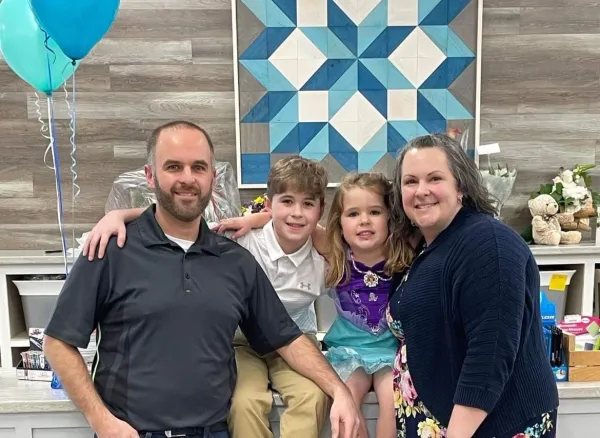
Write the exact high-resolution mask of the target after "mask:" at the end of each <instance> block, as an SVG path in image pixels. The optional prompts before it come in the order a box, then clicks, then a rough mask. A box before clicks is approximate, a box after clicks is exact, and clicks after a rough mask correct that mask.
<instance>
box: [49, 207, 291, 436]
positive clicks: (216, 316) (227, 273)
mask: <svg viewBox="0 0 600 438" xmlns="http://www.w3.org/2000/svg"><path fill="white" fill-rule="evenodd" d="M154 213H155V207H154V206H152V207H150V208H148V209H147V210H146V211H145V212H144V213H143V214H142V215H141V216H140V217H139V218H138V219H137V220H135V221H133V222H131V223H129V224H128V225H127V242H126V244H125V247H124V248H122V249H121V248H118V247H117V245H116V239H115V238H113V239H111V241H110V242H109V245H108V247H107V251H106V255H105V257H104V258H102V259H97V258H96V259H94V260H93V261H91V262H90V261H88V260H87V259H86V258H85V257H79V259H78V260H77V261H76V262H75V264H74V266H73V268H72V270H71V272H70V274H69V276H68V278H67V280H66V282H65V285H64V288H63V290H62V292H61V294H60V296H59V298H58V302H57V305H56V308H55V310H54V314H53V316H52V317H51V320H50V322H49V323H48V326H47V327H46V331H45V333H46V334H47V335H48V336H51V337H53V338H56V339H59V340H61V341H64V342H66V343H68V344H71V345H73V346H76V347H82V348H85V347H86V346H87V344H88V342H89V338H90V335H91V333H92V331H93V330H94V329H96V328H97V330H98V334H97V337H98V355H97V357H96V360H95V363H94V370H93V378H94V384H95V387H96V390H97V391H98V393H99V394H100V396H101V397H102V399H103V400H104V402H105V404H106V405H107V407H108V408H109V409H110V410H111V412H112V413H113V414H114V415H115V416H116V417H118V418H120V419H122V420H124V421H126V422H128V423H129V424H130V425H131V426H132V427H133V428H135V429H137V430H138V431H163V430H170V429H176V428H188V427H201V426H209V425H212V424H215V423H218V422H221V421H226V420H227V415H228V413H229V406H230V399H231V395H232V393H233V389H234V387H235V380H236V366H235V353H234V349H233V345H232V341H233V337H234V334H235V331H236V328H237V327H238V325H239V326H240V327H241V329H242V331H243V332H244V334H245V336H246V337H247V339H248V340H249V341H250V343H251V345H252V347H253V348H254V349H255V350H256V351H257V352H259V353H261V354H265V353H269V352H272V351H274V350H276V349H277V348H279V347H282V346H284V345H286V344H288V343H290V342H291V341H293V340H294V339H296V338H297V337H299V336H300V335H301V331H300V330H299V329H298V327H297V325H296V324H295V323H294V322H293V321H292V320H291V319H290V317H289V316H288V313H287V312H286V310H285V308H284V306H283V305H282V303H281V301H280V300H279V298H278V297H277V294H276V293H275V290H274V289H273V287H272V286H271V283H270V282H269V280H268V278H267V277H266V275H265V273H264V271H263V270H262V269H261V268H260V266H259V265H258V263H257V262H256V260H255V259H254V257H253V256H252V255H251V254H250V253H249V252H248V251H247V250H245V249H244V248H242V247H241V246H240V245H238V244H237V243H235V242H233V241H231V240H230V239H227V238H226V237H223V236H219V235H216V234H215V233H213V232H212V231H210V229H209V228H208V226H207V225H206V223H205V222H204V221H202V224H201V230H200V236H199V238H198V240H197V241H196V242H195V243H194V244H193V245H192V246H191V247H190V249H189V250H188V251H187V253H186V252H184V251H183V249H182V248H181V247H180V246H178V245H177V244H175V243H173V242H172V241H170V240H169V239H168V238H167V237H166V236H165V235H164V233H163V231H162V229H161V228H160V226H159V225H158V223H157V222H156V219H155V217H154Z"/></svg>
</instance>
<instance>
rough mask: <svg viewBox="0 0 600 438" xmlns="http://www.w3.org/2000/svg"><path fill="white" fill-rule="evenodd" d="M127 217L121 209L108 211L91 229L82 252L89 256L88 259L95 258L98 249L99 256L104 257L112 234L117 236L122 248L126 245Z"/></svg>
mask: <svg viewBox="0 0 600 438" xmlns="http://www.w3.org/2000/svg"><path fill="white" fill-rule="evenodd" d="M125 234H126V232H125V219H124V218H123V216H122V213H121V212H120V211H119V210H114V211H110V212H108V213H107V214H106V215H105V216H104V217H103V218H102V219H100V221H99V222H98V223H97V224H96V226H95V227H94V228H92V231H90V233H89V235H88V238H87V240H86V241H85V244H84V245H83V250H82V254H83V255H84V256H86V255H87V256H88V260H89V261H92V260H94V254H95V253H96V249H97V250H98V258H99V259H101V258H102V257H104V252H105V251H106V246H107V245H108V241H109V240H110V238H111V236H113V235H116V236H117V245H118V246H119V248H122V247H123V245H125Z"/></svg>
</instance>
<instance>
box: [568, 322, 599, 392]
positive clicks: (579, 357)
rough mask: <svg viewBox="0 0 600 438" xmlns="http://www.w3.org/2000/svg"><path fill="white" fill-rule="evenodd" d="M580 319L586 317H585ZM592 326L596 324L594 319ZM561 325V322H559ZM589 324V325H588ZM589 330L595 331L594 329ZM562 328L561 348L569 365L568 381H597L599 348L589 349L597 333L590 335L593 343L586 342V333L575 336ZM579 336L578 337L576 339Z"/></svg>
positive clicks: (594, 342)
mask: <svg viewBox="0 0 600 438" xmlns="http://www.w3.org/2000/svg"><path fill="white" fill-rule="evenodd" d="M582 319H586V318H585V317H584V318H582ZM592 324H593V327H595V326H597V324H598V323H597V322H596V321H592ZM561 325H563V324H561ZM588 326H589V325H588ZM593 327H592V328H591V330H594V331H596V329H594V328H593ZM567 330H568V329H567V328H565V329H563V350H564V352H565V356H566V358H567V364H568V366H569V381H570V382H597V381H600V350H591V349H589V348H590V347H591V348H593V347H594V345H593V344H596V343H597V341H598V339H600V337H598V333H596V334H595V335H592V334H591V332H589V331H588V333H590V335H589V336H590V339H589V340H593V344H592V343H591V342H588V341H587V340H588V335H586V334H583V333H582V334H581V335H578V336H576V335H575V334H574V333H572V332H569V331H567ZM578 338H579V339H578Z"/></svg>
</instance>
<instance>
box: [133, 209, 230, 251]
mask: <svg viewBox="0 0 600 438" xmlns="http://www.w3.org/2000/svg"><path fill="white" fill-rule="evenodd" d="M155 214H156V204H152V205H151V206H150V207H148V208H147V209H146V210H145V211H144V212H143V213H142V215H141V216H140V217H139V218H138V220H137V224H138V226H139V229H140V234H141V236H142V242H143V244H144V246H146V247H149V246H153V245H170V246H177V247H179V246H178V245H177V244H176V243H175V242H173V241H172V240H171V239H169V238H168V237H167V236H166V235H165V233H164V231H163V229H162V228H161V227H160V225H159V224H158V222H157V221H156V216H155ZM190 252H197V253H200V252H208V253H210V254H213V255H216V256H220V255H221V251H219V243H218V242H217V239H216V237H215V235H214V233H213V232H212V231H211V229H210V228H209V227H208V225H207V223H206V221H205V220H204V218H201V220H200V230H199V233H198V239H196V241H195V242H194V244H193V245H192V246H191V247H190V249H189V250H188V253H190Z"/></svg>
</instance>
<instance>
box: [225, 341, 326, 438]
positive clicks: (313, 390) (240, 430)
mask: <svg viewBox="0 0 600 438" xmlns="http://www.w3.org/2000/svg"><path fill="white" fill-rule="evenodd" d="M305 336H308V337H309V338H310V339H311V340H312V341H314V342H315V344H316V345H317V346H318V347H319V349H320V344H319V342H318V341H317V339H316V338H315V337H314V336H312V335H305ZM235 359H236V362H237V383H236V387H235V390H234V393H233V399H232V405H231V412H230V414H229V431H230V433H231V438H273V433H272V432H271V428H270V424H269V414H270V413H271V407H272V405H273V394H272V392H271V390H270V388H269V383H270V384H271V387H272V388H273V389H274V390H276V391H277V392H278V393H279V394H280V395H281V398H282V399H283V402H284V405H285V410H284V412H283V414H282V415H281V418H280V436H281V438H318V437H319V433H320V432H321V429H322V427H323V425H324V424H325V421H326V419H327V415H328V412H329V408H330V406H331V402H330V399H329V397H328V396H327V395H326V394H325V393H324V392H323V391H322V390H321V388H319V387H318V386H317V385H316V384H315V383H314V382H313V381H312V380H309V379H307V378H306V377H304V376H302V375H300V374H298V373H297V372H296V371H294V370H293V369H292V368H290V366H289V365H288V364H287V362H285V361H284V360H283V359H282V358H281V357H280V356H279V355H278V354H277V353H276V352H274V353H271V354H269V355H266V356H259V355H258V354H257V353H255V352H254V350H252V348H251V347H250V346H249V345H248V344H247V341H246V340H245V339H243V338H241V339H240V337H236V346H235Z"/></svg>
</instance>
